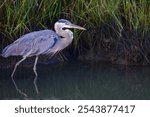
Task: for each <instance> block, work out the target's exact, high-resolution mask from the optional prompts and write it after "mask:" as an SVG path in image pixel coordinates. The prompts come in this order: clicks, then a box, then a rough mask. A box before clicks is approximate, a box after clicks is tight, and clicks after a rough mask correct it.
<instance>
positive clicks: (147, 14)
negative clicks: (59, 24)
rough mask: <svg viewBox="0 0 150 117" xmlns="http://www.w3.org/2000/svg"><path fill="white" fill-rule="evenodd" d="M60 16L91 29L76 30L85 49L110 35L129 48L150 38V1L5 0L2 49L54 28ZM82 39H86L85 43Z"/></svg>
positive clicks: (0, 11) (0, 9) (0, 12)
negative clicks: (43, 30)
mask: <svg viewBox="0 0 150 117" xmlns="http://www.w3.org/2000/svg"><path fill="white" fill-rule="evenodd" d="M60 18H66V19H68V20H70V21H72V22H74V23H76V24H78V25H81V26H84V27H86V28H87V29H88V31H87V33H90V36H87V34H85V32H83V33H82V32H81V31H75V39H74V47H75V48H77V49H79V48H80V49H79V50H84V49H83V48H84V47H81V46H84V45H85V44H83V42H84V43H86V47H87V48H89V49H90V51H91V50H93V51H96V49H97V48H100V47H102V46H101V45H102V42H104V41H107V38H111V39H113V41H116V38H118V40H120V39H121V40H122V41H123V43H122V46H123V47H124V48H125V49H127V46H129V44H126V40H127V41H130V45H134V44H135V43H136V44H137V42H140V43H141V44H142V43H143V42H142V41H139V40H149V39H148V34H149V33H150V31H149V27H150V1H149V0H1V1H0V38H1V40H0V42H1V44H0V49H2V48H3V47H4V46H5V45H7V44H9V43H11V42H13V41H14V40H15V39H17V38H18V37H20V36H21V35H23V34H25V33H27V32H31V31H34V30H40V29H47V28H50V29H53V24H54V22H55V21H57V20H58V19H60ZM92 29H97V30H96V31H97V32H94V31H92ZM96 35H99V36H100V37H98V36H96ZM113 35H115V36H113ZM108 36H109V37H108ZM79 38H83V39H82V41H81V40H80V41H81V44H79V43H78V42H79ZM87 38H88V39H87ZM102 38H103V39H102ZM118 40H117V41H118ZM95 43H99V44H95ZM116 47H117V44H116ZM142 47H143V48H145V47H144V46H143V45H142ZM142 51H145V50H144V49H143V50H142ZM148 53H149V52H148ZM144 55H145V54H144ZM146 56H147V55H146Z"/></svg>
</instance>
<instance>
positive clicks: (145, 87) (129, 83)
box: [0, 61, 150, 100]
mask: <svg viewBox="0 0 150 117" xmlns="http://www.w3.org/2000/svg"><path fill="white" fill-rule="evenodd" d="M12 70H13V68H10V69H1V70H0V99H24V97H23V96H22V95H20V94H19V93H18V92H17V91H16V89H15V87H14V85H13V82H12V80H11V77H10V75H11V72H12ZM37 72H38V75H39V76H38V80H37V85H38V88H39V92H40V95H39V96H37V94H36V92H35V88H34V85H33V80H34V73H33V71H32V67H19V69H18V70H17V72H16V73H15V76H14V78H15V81H16V83H17V85H18V87H19V88H20V89H21V90H22V91H23V92H25V93H26V94H28V96H29V99H69V100H70V99H150V68H149V67H148V66H145V67H142V66H130V67H127V66H121V65H112V64H109V63H88V62H76V61H75V62H66V63H63V64H52V65H38V67H37Z"/></svg>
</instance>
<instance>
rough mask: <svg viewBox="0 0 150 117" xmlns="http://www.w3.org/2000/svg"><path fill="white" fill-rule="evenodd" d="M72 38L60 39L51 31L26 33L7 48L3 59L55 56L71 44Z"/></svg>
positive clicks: (3, 53)
mask: <svg viewBox="0 0 150 117" xmlns="http://www.w3.org/2000/svg"><path fill="white" fill-rule="evenodd" d="M72 39H73V38H72V37H71V38H69V35H68V36H67V37H63V38H61V35H60V36H59V35H58V34H57V33H55V32H54V31H52V30H42V31H35V32H31V33H28V34H26V35H24V36H22V37H20V38H19V39H17V40H16V41H15V42H13V43H12V44H10V45H9V46H7V47H6V48H5V49H4V50H3V52H2V56H3V57H8V56H28V57H31V56H39V55H42V54H55V53H56V52H58V51H60V50H62V49H64V48H65V47H67V46H68V45H69V44H70V43H71V42H72Z"/></svg>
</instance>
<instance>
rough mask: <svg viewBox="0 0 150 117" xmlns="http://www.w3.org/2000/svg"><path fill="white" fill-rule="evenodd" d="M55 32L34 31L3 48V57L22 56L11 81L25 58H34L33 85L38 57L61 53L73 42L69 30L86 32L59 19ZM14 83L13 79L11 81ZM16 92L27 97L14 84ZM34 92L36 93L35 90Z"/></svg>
mask: <svg viewBox="0 0 150 117" xmlns="http://www.w3.org/2000/svg"><path fill="white" fill-rule="evenodd" d="M54 28H55V31H56V32H54V31H52V30H41V31H35V32H31V33H28V34H25V35H23V36H21V37H20V38H19V39H17V40H16V41H15V42H13V43H12V44H10V45H8V46H7V47H5V48H4V49H3V51H2V56H3V57H9V56H22V57H23V58H22V59H21V60H20V61H18V62H17V63H16V65H15V67H14V70H13V72H12V74H11V78H12V79H13V76H14V73H15V71H16V69H17V66H18V65H19V64H20V63H21V62H23V61H24V60H25V59H26V58H27V57H32V56H36V58H35V62H34V67H33V71H34V73H35V76H36V77H35V80H34V84H35V83H36V82H35V81H36V79H37V76H38V75H37V72H36V64H37V61H38V57H39V55H50V56H53V55H54V54H55V53H56V52H58V51H61V50H62V49H64V48H65V47H67V46H68V45H69V44H70V43H71V42H72V40H73V32H72V31H70V30H69V28H76V29H81V30H86V29H85V28H83V27H80V26H77V25H75V24H72V23H71V22H69V21H68V20H65V19H60V20H58V21H57V22H56V23H55V26H54ZM13 82H14V79H13ZM14 84H15V87H16V90H17V91H19V92H20V93H21V94H23V95H24V96H26V97H27V95H26V94H25V93H23V92H22V91H21V90H19V89H18V87H17V85H16V83H15V82H14ZM36 91H37V92H38V90H37V88H36Z"/></svg>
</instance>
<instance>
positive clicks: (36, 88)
mask: <svg viewBox="0 0 150 117" xmlns="http://www.w3.org/2000/svg"><path fill="white" fill-rule="evenodd" d="M38 58H39V57H38V56H36V58H35V62H34V67H33V71H34V73H35V78H34V86H35V90H36V93H37V94H39V90H38V87H37V82H36V81H37V77H38V74H37V70H36V65H37V61H38Z"/></svg>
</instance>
